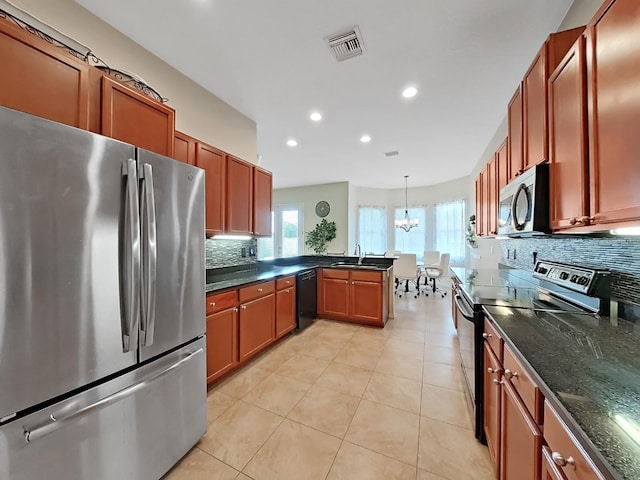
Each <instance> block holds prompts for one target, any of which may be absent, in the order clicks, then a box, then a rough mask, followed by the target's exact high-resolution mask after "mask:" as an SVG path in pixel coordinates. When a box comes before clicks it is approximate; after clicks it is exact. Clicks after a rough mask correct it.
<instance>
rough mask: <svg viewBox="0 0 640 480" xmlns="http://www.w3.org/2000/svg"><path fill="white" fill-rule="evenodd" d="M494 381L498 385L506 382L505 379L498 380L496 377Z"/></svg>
mask: <svg viewBox="0 0 640 480" xmlns="http://www.w3.org/2000/svg"><path fill="white" fill-rule="evenodd" d="M492 381H493V383H495V384H496V385H502V384H503V383H504V380H496V379H495V378H494V379H493V380H492Z"/></svg>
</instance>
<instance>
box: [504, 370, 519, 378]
mask: <svg viewBox="0 0 640 480" xmlns="http://www.w3.org/2000/svg"><path fill="white" fill-rule="evenodd" d="M504 376H505V377H507V378H512V377H513V378H515V377H517V376H518V372H512V371H511V370H509V369H508V368H507V369H506V370H505V371H504Z"/></svg>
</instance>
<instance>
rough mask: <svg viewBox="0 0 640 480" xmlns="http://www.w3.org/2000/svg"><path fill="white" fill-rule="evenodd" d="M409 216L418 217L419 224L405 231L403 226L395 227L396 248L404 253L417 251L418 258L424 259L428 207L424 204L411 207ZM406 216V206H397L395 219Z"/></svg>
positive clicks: (412, 218) (411, 217)
mask: <svg viewBox="0 0 640 480" xmlns="http://www.w3.org/2000/svg"><path fill="white" fill-rule="evenodd" d="M408 210H409V218H410V219H411V220H414V219H416V218H417V219H418V226H417V227H414V228H412V229H411V230H409V231H408V232H405V231H404V230H402V229H401V228H396V229H395V249H396V250H399V251H401V252H402V253H415V254H416V259H417V260H418V261H422V259H423V257H424V250H425V243H426V238H427V228H426V225H425V221H426V218H427V209H426V207H424V206H417V207H409V209H408ZM403 218H404V207H396V210H395V217H394V220H402V219H403Z"/></svg>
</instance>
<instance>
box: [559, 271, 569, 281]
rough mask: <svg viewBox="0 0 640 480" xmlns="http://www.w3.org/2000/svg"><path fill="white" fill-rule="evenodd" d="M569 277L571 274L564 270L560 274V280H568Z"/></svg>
mask: <svg viewBox="0 0 640 480" xmlns="http://www.w3.org/2000/svg"><path fill="white" fill-rule="evenodd" d="M567 278H569V274H568V273H567V272H562V273H561V274H560V280H566V279H567Z"/></svg>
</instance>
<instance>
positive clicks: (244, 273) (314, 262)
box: [205, 255, 393, 293]
mask: <svg viewBox="0 0 640 480" xmlns="http://www.w3.org/2000/svg"><path fill="white" fill-rule="evenodd" d="M337 263H339V265H336V264H337ZM392 265H393V258H378V257H365V258H364V259H362V266H361V267H358V257H327V256H315V255H306V256H300V257H293V258H289V259H282V260H280V262H277V263H274V262H258V263H256V264H250V265H245V266H238V267H230V268H221V269H216V270H208V271H207V283H206V286H205V291H206V292H207V293H211V292H217V291H220V290H226V289H228V288H234V287H240V286H243V285H247V284H249V283H254V282H264V281H268V280H273V279H275V278H278V277H286V276H288V275H295V274H297V273H298V272H301V271H304V270H309V269H311V268H318V267H321V268H336V269H340V268H342V269H345V268H346V269H353V268H363V269H364V270H365V271H386V270H387V269H388V268H389V267H391V266H392Z"/></svg>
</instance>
